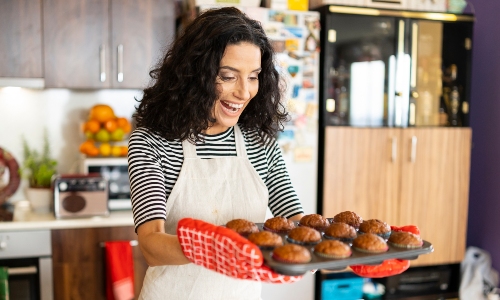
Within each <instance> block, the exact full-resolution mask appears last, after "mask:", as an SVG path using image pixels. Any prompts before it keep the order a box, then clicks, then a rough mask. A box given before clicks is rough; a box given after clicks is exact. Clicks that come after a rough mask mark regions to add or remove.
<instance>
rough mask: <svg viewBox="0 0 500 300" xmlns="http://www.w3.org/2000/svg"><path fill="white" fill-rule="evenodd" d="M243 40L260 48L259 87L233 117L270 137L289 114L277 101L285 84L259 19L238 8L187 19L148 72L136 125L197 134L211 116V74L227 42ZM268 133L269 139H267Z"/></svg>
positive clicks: (174, 134)
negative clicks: (149, 82)
mask: <svg viewBox="0 0 500 300" xmlns="http://www.w3.org/2000/svg"><path fill="white" fill-rule="evenodd" d="M242 42H248V43H251V44H254V45H256V46H257V47H259V48H260V51H261V54H262V56H261V57H262V58H261V68H262V71H261V72H260V74H259V76H258V77H259V90H258V92H257V94H256V95H255V97H254V98H253V99H252V101H250V103H249V104H248V105H247V107H246V108H245V110H244V111H243V113H242V114H241V116H240V117H239V120H238V123H239V124H240V125H241V126H242V127H244V128H249V129H250V128H252V129H256V130H257V131H258V132H259V135H260V137H261V140H262V141H264V140H267V141H270V140H272V139H273V138H274V137H275V135H276V133H277V132H278V131H282V130H283V123H284V122H286V121H287V119H288V114H287V112H286V110H285V107H284V105H283V103H282V98H283V89H284V88H285V86H284V84H283V82H282V80H281V78H280V75H279V72H278V71H277V70H276V68H275V64H274V63H275V61H274V59H275V54H274V51H273V48H272V46H271V43H270V42H269V40H268V38H267V36H266V34H265V32H264V30H263V29H262V26H261V25H260V23H259V22H258V21H256V20H253V19H250V18H249V17H248V16H246V15H245V14H244V13H242V12H241V11H240V10H239V9H237V8H234V7H223V8H218V9H211V10H207V11H206V12H204V13H202V14H201V15H200V16H198V17H197V18H196V19H195V20H194V21H193V22H192V23H190V24H189V25H188V26H187V27H186V28H185V30H184V32H183V33H182V34H181V35H180V36H179V37H178V38H177V39H176V40H175V41H174V42H173V44H172V45H171V47H170V49H168V51H167V53H166V55H165V56H164V58H163V59H162V60H161V61H160V62H159V63H158V65H157V66H156V67H155V68H153V70H152V71H151V72H150V76H151V78H152V83H151V85H150V86H149V87H147V88H145V89H144V94H143V97H142V99H141V100H138V101H139V102H140V104H139V106H138V107H137V111H136V114H135V118H136V122H137V126H138V127H145V128H147V129H149V130H151V131H153V132H155V133H157V134H159V135H161V136H163V137H165V138H167V139H180V140H181V141H182V140H185V139H189V140H191V141H199V140H202V137H201V136H200V133H201V132H202V131H204V130H206V129H207V128H208V127H209V125H210V124H213V123H214V122H215V121H216V120H215V118H214V117H213V115H212V109H213V106H214V104H215V101H216V100H217V99H218V96H219V94H218V91H217V84H216V78H217V75H218V72H219V66H220V61H221V59H222V56H223V55H224V51H225V49H226V47H227V46H228V45H234V44H240V43H242ZM268 138H270V139H268Z"/></svg>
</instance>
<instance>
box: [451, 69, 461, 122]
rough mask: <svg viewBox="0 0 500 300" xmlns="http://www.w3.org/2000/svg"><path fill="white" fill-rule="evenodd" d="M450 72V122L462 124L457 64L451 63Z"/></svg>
mask: <svg viewBox="0 0 500 300" xmlns="http://www.w3.org/2000/svg"><path fill="white" fill-rule="evenodd" d="M450 72H451V73H450V87H449V90H448V93H449V95H448V99H449V103H450V104H449V106H450V107H449V108H450V111H449V121H448V122H449V125H450V126H461V125H462V122H461V120H460V90H459V87H458V84H457V65H455V64H453V65H451V66H450Z"/></svg>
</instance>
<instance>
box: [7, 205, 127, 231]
mask: <svg viewBox="0 0 500 300" xmlns="http://www.w3.org/2000/svg"><path fill="white" fill-rule="evenodd" d="M133 225H134V221H133V218H132V211H130V210H127V211H112V212H111V213H110V215H109V216H108V217H89V218H74V219H59V220H58V219H56V218H55V217H54V214H53V213H42V214H41V213H33V212H29V213H27V214H26V216H25V217H24V218H23V220H22V221H12V222H0V232H2V231H20V230H46V229H71V228H89V227H95V228H98V227H120V226H133Z"/></svg>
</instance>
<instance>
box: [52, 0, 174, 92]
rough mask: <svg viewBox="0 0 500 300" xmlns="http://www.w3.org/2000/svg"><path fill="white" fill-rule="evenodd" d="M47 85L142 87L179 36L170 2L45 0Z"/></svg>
mask: <svg viewBox="0 0 500 300" xmlns="http://www.w3.org/2000/svg"><path fill="white" fill-rule="evenodd" d="M43 15H44V18H43V41H44V56H45V59H44V63H45V66H44V69H45V86H46V87H52V88H74V89H95V88H130V89H142V88H144V87H145V86H146V85H147V83H148V81H149V78H150V77H149V71H150V70H151V68H152V67H153V66H154V64H155V63H156V62H157V60H158V59H159V58H160V56H161V54H162V50H163V49H165V48H166V47H167V46H168V43H169V42H170V41H171V40H172V39H173V37H174V34H175V9H174V2H173V1H169V0H145V1H132V0H107V1H106V0H45V1H44V5H43Z"/></svg>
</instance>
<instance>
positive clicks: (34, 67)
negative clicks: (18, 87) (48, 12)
mask: <svg viewBox="0 0 500 300" xmlns="http://www.w3.org/2000/svg"><path fill="white" fill-rule="evenodd" d="M0 28H1V30H2V32H1V34H0V77H10V78H41V77H43V70H42V9H41V0H16V1H12V0H0Z"/></svg>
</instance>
